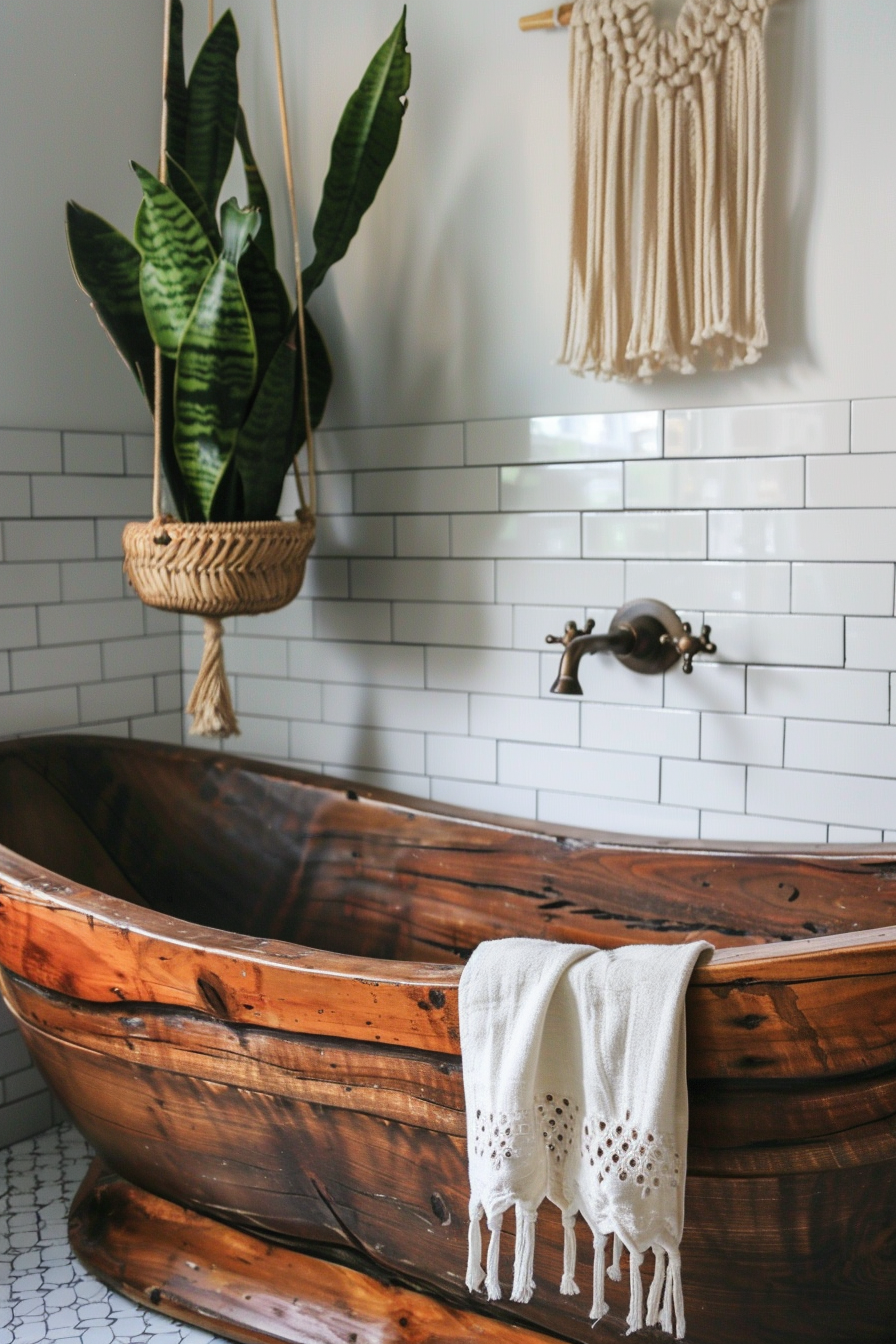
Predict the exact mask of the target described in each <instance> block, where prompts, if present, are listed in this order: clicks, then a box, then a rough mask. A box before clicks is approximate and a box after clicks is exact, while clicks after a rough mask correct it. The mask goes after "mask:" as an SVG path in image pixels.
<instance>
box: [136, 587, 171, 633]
mask: <svg viewBox="0 0 896 1344" xmlns="http://www.w3.org/2000/svg"><path fill="white" fill-rule="evenodd" d="M128 600H129V601H130V603H131V605H132V606H134V607H136V605H137V599H136V597H135V596H134V595H133V594H129V596H128ZM180 621H181V618H180V616H179V615H178V613H177V612H176V611H162V610H161V609H160V608H159V607H144V608H143V630H144V633H145V634H147V635H176V634H178V633H179V631H180Z"/></svg>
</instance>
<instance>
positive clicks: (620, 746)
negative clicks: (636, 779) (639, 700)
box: [582, 704, 700, 756]
mask: <svg viewBox="0 0 896 1344" xmlns="http://www.w3.org/2000/svg"><path fill="white" fill-rule="evenodd" d="M582 746H583V747H599V748H602V749H603V750H605V751H634V752H641V753H644V754H646V755H648V756H698V755H699V754H700V716H699V714H695V713H693V712H691V711H689V710H684V709H646V708H642V707H638V708H636V707H631V708H627V707H624V706H622V705H594V704H588V705H583V706H582Z"/></svg>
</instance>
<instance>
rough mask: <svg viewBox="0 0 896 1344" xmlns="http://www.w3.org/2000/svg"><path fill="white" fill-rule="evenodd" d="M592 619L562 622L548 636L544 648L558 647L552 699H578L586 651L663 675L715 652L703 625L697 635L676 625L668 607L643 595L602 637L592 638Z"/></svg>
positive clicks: (675, 616)
mask: <svg viewBox="0 0 896 1344" xmlns="http://www.w3.org/2000/svg"><path fill="white" fill-rule="evenodd" d="M593 630H594V621H587V622H586V624H585V629H584V630H580V629H579V627H578V626H577V625H576V623H575V621H567V623H566V629H565V630H564V632H563V634H562V635H548V636H547V639H546V642H547V643H548V644H562V645H563V656H562V658H561V659H560V672H559V674H558V676H557V679H556V681H555V682H554V684H553V686H552V687H551V691H552V692H553V693H554V695H581V694H582V687H581V684H580V682H579V663H580V662H581V661H582V659H583V658H584V656H585V654H586V653H612V654H615V656H616V657H617V658H618V659H619V661H620V663H622V665H623V667H628V668H631V670H632V671H633V672H646V673H652V674H654V675H655V674H656V673H659V672H665V671H667V669H668V668H670V667H671V666H672V665H673V663H675V662H677V661H678V659H679V658H681V659H682V666H683V668H684V670H685V672H690V670H691V663H692V661H693V658H694V654H695V653H715V652H716V646H715V644H713V643H712V642H711V641H710V638H709V635H710V629H709V626H708V625H705V626H704V627H703V629H702V630H701V632H700V635H699V637H698V636H697V635H693V634H691V627H690V626H689V625H688V624H686V623H684V622H682V620H681V619H680V617H679V616H678V614H677V613H676V612H674V611H673V610H672V608H671V607H667V606H666V604H665V602H657V601H656V599H655V598H652V597H643V598H637V599H636V600H635V601H632V602H626V603H625V605H624V606H621V607H620V608H619V610H618V611H617V613H616V615H615V616H614V617H613V619H612V621H611V622H610V628H609V630H608V631H607V632H606V634H605V635H595V634H593V633H592V631H593Z"/></svg>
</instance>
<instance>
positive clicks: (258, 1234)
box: [0, 737, 896, 1344]
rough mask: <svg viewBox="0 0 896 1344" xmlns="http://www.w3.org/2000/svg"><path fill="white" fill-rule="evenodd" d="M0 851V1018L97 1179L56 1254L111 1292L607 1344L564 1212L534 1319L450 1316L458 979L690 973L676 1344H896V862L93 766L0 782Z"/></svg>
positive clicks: (187, 1312) (197, 764)
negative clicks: (666, 967) (644, 962)
mask: <svg viewBox="0 0 896 1344" xmlns="http://www.w3.org/2000/svg"><path fill="white" fill-rule="evenodd" d="M844 787H847V785H846V784H844ZM0 841H2V843H3V845H5V846H6V848H4V849H0V964H2V987H3V992H4V996H5V998H6V1000H7V1002H8V1004H9V1006H10V1008H11V1009H12V1011H13V1012H14V1013H15V1014H16V1016H17V1018H18V1021H19V1022H20V1024H21V1027H22V1031H23V1032H24V1035H25V1038H26V1040H27V1042H28V1046H29V1048H30V1049H31V1051H32V1053H33V1055H34V1057H35V1059H36V1060H37V1062H38V1064H39V1065H40V1068H41V1069H42V1071H43V1073H44V1074H45V1076H46V1077H47V1079H48V1080H49V1082H50V1084H51V1085H52V1087H53V1088H54V1089H55V1091H56V1093H57V1094H58V1096H59V1097H60V1098H61V1099H62V1101H63V1103H64V1104H65V1106H66V1107H67V1108H68V1110H69V1112H70V1114H71V1115H72V1117H73V1119H74V1121H75V1123H76V1124H77V1125H78V1127H79V1129H80V1130H81V1131H82V1132H83V1133H84V1135H85V1136H86V1137H87V1138H88V1139H89V1141H90V1142H91V1143H92V1144H93V1145H94V1146H95V1148H96V1150H97V1152H98V1154H99V1159H98V1161H97V1163H95V1164H94V1168H93V1169H92V1171H91V1174H90V1176H89V1177H88V1179H87V1181H86V1182H85V1185H84V1186H83V1187H82V1190H81V1192H80V1194H79V1196H78V1199H77V1200H76V1202H75V1205H74V1207H73V1210H72V1216H71V1235H72V1242H73V1245H74V1247H75V1249H76V1251H77V1252H78V1254H79V1256H80V1257H81V1258H82V1260H83V1261H84V1262H85V1263H86V1264H87V1265H88V1266H89V1267H90V1268H91V1269H92V1270H93V1271H94V1272H95V1273H97V1274H98V1275H99V1276H100V1277H101V1278H103V1279H104V1280H106V1281H107V1282H109V1283H111V1284H113V1285H114V1286H115V1287H116V1288H118V1289H119V1290H120V1291H123V1292H125V1293H127V1294H129V1295H130V1296H132V1297H134V1298H136V1299H138V1300H140V1301H143V1302H146V1303H150V1304H153V1305H155V1306H157V1307H158V1308H159V1309H160V1310H163V1311H168V1312H170V1313H171V1314H173V1315H177V1316H180V1317H182V1318H184V1319H187V1320H191V1321H195V1322H198V1323H201V1324H202V1325H204V1326H206V1327H207V1328H209V1329H212V1330H216V1331H218V1332H220V1333H223V1334H227V1335H229V1336H232V1337H233V1338H235V1339H240V1340H251V1341H273V1340H288V1341H301V1342H302V1344H317V1342H318V1341H320V1342H321V1344H323V1342H324V1341H326V1342H327V1344H333V1342H334V1341H337V1340H338V1341H345V1342H346V1344H347V1342H350V1341H357V1344H373V1341H376V1342H377V1344H392V1341H399V1340H401V1341H405V1342H408V1341H419V1344H424V1341H425V1342H426V1344H432V1342H433V1341H441V1340H445V1341H447V1340H468V1339H470V1340H473V1339H475V1340H483V1341H488V1342H489V1344H505V1341H506V1344H512V1341H518V1344H527V1341H528V1342H530V1344H534V1341H536V1340H541V1341H543V1340H546V1339H547V1338H548V1337H549V1336H554V1337H559V1338H561V1339H565V1340H574V1341H583V1342H584V1341H592V1340H599V1339H601V1338H617V1337H620V1336H622V1335H623V1334H624V1333H625V1328H626V1327H625V1323H624V1321H625V1314H626V1311H627V1297H628V1287H627V1282H626V1280H627V1275H624V1276H623V1282H622V1283H621V1284H619V1285H615V1284H613V1283H608V1285H607V1287H608V1290H609V1301H610V1304H611V1314H610V1315H609V1316H608V1317H607V1318H606V1319H605V1321H604V1322H602V1323H601V1325H600V1326H598V1328H597V1329H596V1330H592V1328H591V1324H590V1322H589V1321H588V1319H587V1303H588V1301H589V1299H590V1271H589V1268H588V1266H589V1264H590V1246H589V1245H586V1242H585V1237H584V1234H583V1238H582V1243H581V1246H580V1267H579V1279H580V1283H581V1284H582V1296H581V1297H579V1298H564V1297H561V1296H560V1295H559V1293H558V1291H557V1289H556V1286H555V1285H556V1284H557V1283H558V1282H559V1279H560V1262H561V1254H562V1230H561V1225H560V1220H559V1215H556V1211H555V1210H553V1209H550V1210H549V1209H548V1208H547V1206H546V1208H545V1211H543V1213H542V1216H541V1218H540V1219H539V1237H538V1250H537V1256H536V1278H537V1280H538V1283H539V1290H538V1292H537V1293H536V1295H535V1297H534V1299H533V1301H532V1302H531V1303H530V1304H529V1305H528V1306H515V1305H513V1304H511V1303H509V1302H506V1301H505V1302H503V1303H500V1304H495V1306H489V1305H488V1304H487V1303H485V1301H484V1300H482V1299H480V1298H477V1299H475V1300H474V1299H472V1298H470V1297H469V1295H468V1294H467V1292H466V1290H465V1289H464V1287H463V1276H464V1270H465V1262H466V1204H467V1192H466V1165H465V1164H466V1144H465V1138H464V1132H465V1131H464V1109H463V1088H462V1081H461V1069H460V1058H459V1045H458V1022H457V984H458V979H459V976H460V968H461V963H462V961H463V958H464V955H465V954H466V953H467V952H469V950H470V949H471V948H473V947H474V946H475V945H476V944H477V943H478V942H479V941H481V940H482V939H484V938H494V937H500V936H502V935H506V934H511V933H513V934H524V935H529V936H534V937H548V938H556V939H566V940H570V941H576V942H588V943H593V944H595V945H596V946H604V947H607V946H611V945H617V944H622V943H629V942H636V941H650V942H658V941H678V940H681V939H688V938H698V937H699V938H708V939H709V940H710V941H712V942H713V943H714V944H715V945H716V947H717V948H718V949H720V950H719V951H717V952H716V953H715V954H714V955H713V956H712V957H711V959H707V961H706V964H703V965H701V966H700V967H699V968H698V970H697V971H696V973H695V975H694V979H693V982H692V985H691V988H690V991H689V994H688V1028H689V1045H688V1050H689V1058H688V1072H689V1078H690V1097H691V1131H690V1147H689V1154H688V1163H689V1171H688V1184H687V1211H686V1220H685V1235H684V1241H683V1245H682V1258H683V1266H684V1283H685V1294H686V1302H687V1316H688V1339H689V1340H691V1341H693V1344H719V1342H720V1341H737V1344H754V1342H757V1344H758V1341H763V1342H765V1341H768V1342H769V1344H771V1341H782V1342H783V1341H787V1344H793V1341H797V1340H798V1341H801V1342H808V1341H825V1342H826V1344H863V1342H864V1341H887V1344H893V1341H894V1339H896V1119H894V1116H896V928H894V927H891V926H893V925H896V885H894V879H896V846H873V847H867V848H864V849H859V848H844V847H839V848H832V847H820V846H819V847H794V848H792V849H788V850H787V851H786V852H782V851H781V850H780V848H778V849H775V848H774V847H772V846H762V845H743V846H737V847H734V846H724V845H715V846H707V845H699V844H696V843H667V842H660V841H647V840H640V839H638V840H634V839H632V838H626V837H620V836H608V835H597V834H594V833H589V832H584V831H577V830H573V829H567V830H562V829H560V828H557V827H550V826H544V825H537V824H535V823H527V822H517V823H514V822H511V821H508V820H506V819H505V820H501V819H496V818H489V817H483V816H480V815H478V814H474V813H469V812H461V811H460V810H458V809H456V808H449V807H435V806H430V805H428V804H426V803H421V802H418V801H416V800H412V799H408V798H401V797H398V796H397V795H390V794H386V793H381V792H377V791H375V790H365V789H361V788H354V787H351V786H347V785H346V784H344V783H339V782H337V781H333V780H328V779H323V778H321V777H319V776H317V775H313V776H312V775H306V774H302V773H301V772H299V771H293V770H287V769H281V768H277V767H272V766H266V765H261V764H258V763H253V762H251V761H245V760H241V759H239V758H237V757H235V756H231V755H226V756H222V755H215V754H211V753H209V752H205V751H196V750H187V749H181V748H169V747H162V746H155V745H150V744H147V743H135V742H120V741H115V740H108V739H102V738H85V737H56V738H39V739H34V740H30V741H20V742H14V743H7V744H3V745H2V746H0ZM511 1231H512V1229H507V1231H506V1233H505V1236H506V1245H505V1247H504V1253H505V1255H506V1257H507V1263H506V1264H505V1268H504V1278H505V1281H506V1280H507V1265H508V1264H509V1262H510V1258H511V1257H512V1254H513V1238H512V1235H511ZM312 1257H314V1258H312ZM419 1290H423V1291H422V1292H421V1291H419ZM583 1303H584V1304H585V1305H584V1306H583V1305H582V1304H583ZM514 1323H515V1324H514Z"/></svg>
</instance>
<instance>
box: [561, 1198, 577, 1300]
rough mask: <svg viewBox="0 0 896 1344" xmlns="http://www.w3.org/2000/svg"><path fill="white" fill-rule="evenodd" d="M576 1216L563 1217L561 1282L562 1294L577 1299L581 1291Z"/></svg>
mask: <svg viewBox="0 0 896 1344" xmlns="http://www.w3.org/2000/svg"><path fill="white" fill-rule="evenodd" d="M577 1250H578V1247H577V1245H576V1215H575V1214H574V1213H564V1215H563V1277H562V1279H561V1280H560V1292H561V1293H562V1294H563V1295H564V1297H575V1296H576V1295H577V1293H578V1291H579V1285H578V1284H577V1283H576V1252H577Z"/></svg>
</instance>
